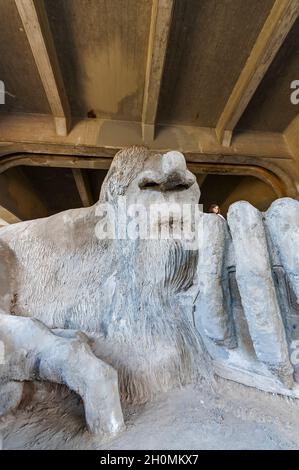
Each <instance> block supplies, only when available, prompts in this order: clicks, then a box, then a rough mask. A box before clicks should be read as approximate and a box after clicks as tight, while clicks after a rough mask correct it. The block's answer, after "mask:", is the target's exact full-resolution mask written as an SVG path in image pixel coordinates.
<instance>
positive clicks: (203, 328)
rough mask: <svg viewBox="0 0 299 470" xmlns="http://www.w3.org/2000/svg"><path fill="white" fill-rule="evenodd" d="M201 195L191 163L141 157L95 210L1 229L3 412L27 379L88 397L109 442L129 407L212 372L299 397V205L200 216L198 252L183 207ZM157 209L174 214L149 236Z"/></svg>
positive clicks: (92, 416)
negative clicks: (182, 232) (297, 355)
mask: <svg viewBox="0 0 299 470" xmlns="http://www.w3.org/2000/svg"><path fill="white" fill-rule="evenodd" d="M199 198H200V190H199V187H198V184H197V182H196V178H195V176H194V175H193V174H192V173H190V172H189V171H188V169H187V167H186V162H185V159H184V156H183V155H182V154H180V153H179V152H168V153H166V154H164V155H161V154H155V153H154V152H150V151H148V150H147V149H145V148H143V147H132V148H127V149H124V150H122V151H120V152H118V153H117V155H116V156H115V158H114V160H113V162H112V165H111V167H110V170H109V172H108V174H107V177H106V179H105V181H104V183H103V185H102V190H101V194H100V199H99V201H98V203H97V204H95V205H94V206H92V207H90V208H84V209H75V210H68V211H65V212H63V213H60V214H57V215H54V216H52V217H49V218H46V219H39V220H34V221H29V222H22V223H19V224H16V225H11V226H8V227H5V228H2V229H1V230H0V281H1V285H0V308H1V313H0V340H1V341H2V344H4V348H3V349H4V351H3V361H2V362H3V364H2V365H0V415H1V414H4V413H6V412H8V411H9V410H10V409H13V408H15V407H16V406H17V405H18V404H19V402H20V400H21V397H22V384H23V382H24V381H28V380H45V381H50V382H57V383H63V384H65V385H67V386H68V387H69V388H70V389H71V390H74V391H75V392H77V393H78V394H79V395H81V397H82V399H83V402H84V406H85V414H86V421H87V425H88V427H89V429H90V430H91V431H92V432H102V433H104V434H115V433H117V432H119V431H120V430H121V429H123V426H124V423H123V417H122V411H121V405H120V402H121V401H127V402H133V403H143V402H146V401H148V400H150V399H152V398H153V397H154V396H155V395H156V394H157V393H159V392H161V391H166V390H169V389H171V388H173V387H176V386H180V385H184V384H186V383H189V382H191V381H193V380H195V379H196V378H197V377H200V376H205V377H208V376H209V374H212V373H213V372H216V373H217V374H218V375H222V376H223V377H226V378H229V379H232V380H235V381H239V382H242V383H245V384H247V385H253V386H256V387H258V388H261V389H264V390H268V391H275V392H278V393H285V394H289V395H294V396H296V394H297V393H298V392H297V388H296V387H297V386H296V384H295V382H294V379H295V380H296V379H297V378H298V375H297V371H298V370H299V369H297V368H296V361H291V360H290V358H292V357H294V354H293V353H294V351H293V349H292V348H293V345H294V342H295V344H296V339H297V338H296V326H297V323H296V322H297V316H298V305H297V299H298V296H299V281H298V279H299V259H298V258H299V231H298V227H299V202H297V201H295V200H292V199H289V198H284V199H280V200H277V201H275V202H274V203H273V204H272V206H271V207H270V209H269V210H268V211H267V212H266V213H264V214H262V213H260V212H259V211H258V210H257V209H255V208H254V207H252V206H251V205H250V204H249V203H247V202H244V201H241V202H239V203H235V204H233V205H232V206H231V208H230V210H229V213H228V224H227V223H226V221H224V220H222V219H221V218H220V217H218V216H216V215H214V214H203V213H202V212H199V213H198V214H197V217H195V218H193V219H192V221H193V222H192V223H191V224H190V227H189V230H190V232H192V230H193V232H194V233H196V234H197V238H196V237H195V242H193V243H190V244H188V243H186V242H185V241H184V240H182V239H180V238H179V237H177V233H178V231H177V229H178V228H180V227H181V226H182V212H181V211H179V210H177V208H182V207H183V206H185V205H187V206H190V207H195V206H196V205H197V204H198V202H199ZM120 201H122V202H124V201H125V209H122V208H121V209H120V206H119V202H120ZM122 207H124V206H122ZM152 207H156V208H157V207H158V208H159V207H160V208H161V207H166V208H167V207H172V208H173V210H172V211H171V217H169V213H168V216H167V217H166V215H165V216H164V215H163V213H161V212H160V215H159V217H158V218H154V219H153V220H152V219H151V218H149V220H147V222H148V223H147V225H146V228H145V231H144V232H143V234H141V232H142V230H144V227H143V229H140V225H142V223H143V222H144V220H145V219H146V218H147V216H148V214H149V213H150V210H151V208H152ZM104 208H106V209H105V210H104ZM132 208H133V209H132ZM138 208H139V209H138ZM137 209H138V210H137ZM126 211H127V213H126V215H129V218H126V217H124V212H126ZM136 211H137V212H138V211H139V222H140V224H139V226H138V230H137V229H136V224H135V225H132V223H131V222H132V214H133V212H134V213H135V214H136ZM142 211H144V212H142ZM166 212H167V211H166ZM140 214H141V215H140ZM161 214H162V215H161ZM130 217H131V219H130ZM137 218H138V217H137ZM128 220H129V222H128ZM137 225H138V224H137ZM194 227H195V228H194ZM164 228H167V229H168V232H167V231H166V232H165V233H168V234H169V235H168V236H166V237H156V238H155V237H152V236H151V234H152V233H153V232H155V231H156V232H157V230H158V232H159V233H161V231H163V229H164ZM135 229H136V230H135ZM128 232H130V236H128ZM156 232H155V233H156ZM193 232H192V233H193ZM103 234H104V235H105V236H103ZM149 234H150V235H149ZM141 235H142V236H141ZM298 338H299V337H298ZM291 362H292V363H291ZM298 396H299V394H298Z"/></svg>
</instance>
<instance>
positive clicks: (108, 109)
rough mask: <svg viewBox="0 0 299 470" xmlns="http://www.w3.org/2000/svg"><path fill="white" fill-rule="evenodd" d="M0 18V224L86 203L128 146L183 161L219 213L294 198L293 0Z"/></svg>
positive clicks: (15, 0) (114, 3) (296, 5)
mask: <svg viewBox="0 0 299 470" xmlns="http://www.w3.org/2000/svg"><path fill="white" fill-rule="evenodd" d="M0 15H1V17H2V18H5V22H4V24H3V25H2V27H1V31H0V55H1V63H0V80H1V81H2V83H3V85H4V89H5V94H4V95H3V93H2V95H1V96H2V97H3V96H4V99H3V100H2V101H4V103H3V104H1V105H0V219H1V220H0V225H1V224H4V223H5V222H6V223H13V222H17V221H19V220H28V219H32V218H37V217H43V216H48V215H51V214H54V213H56V212H59V211H61V210H64V209H68V208H74V207H81V206H88V205H91V204H93V203H94V202H95V201H96V200H97V198H98V194H99V190H100V187H101V183H102V181H103V178H104V176H105V174H106V172H107V169H108V168H109V165H110V163H111V160H112V158H113V156H114V154H115V153H116V151H118V150H119V149H121V148H123V147H125V146H128V145H145V146H147V147H149V148H150V149H152V150H153V151H157V152H164V151H167V150H170V149H176V150H180V151H182V152H183V153H184V154H185V156H186V159H187V162H188V165H189V167H190V169H191V170H192V171H193V172H194V173H196V175H197V178H198V183H199V185H200V187H201V192H202V197H201V201H200V202H202V203H203V204H204V206H205V207H206V206H207V205H209V204H210V203H212V202H218V203H219V204H220V205H221V207H222V210H223V212H224V213H225V212H226V210H227V208H228V206H229V205H230V204H231V203H232V202H234V201H236V200H239V199H247V200H249V201H250V202H251V203H253V204H254V205H255V206H256V207H258V208H259V209H260V210H265V209H266V208H267V207H268V206H269V205H270V203H271V202H272V201H273V200H274V199H275V198H277V197H281V196H291V197H294V198H298V188H299V169H298V158H299V118H298V109H299V104H296V101H294V100H291V95H292V91H294V90H293V88H292V86H293V85H292V84H293V82H294V81H295V80H296V79H297V80H298V79H299V19H298V15H299V2H298V1H297V0H276V1H275V0H263V1H260V0H252V1H251V2H248V4H246V2H243V1H240V0H233V1H228V0H224V1H222V2H218V1H212V0H202V1H200V2H198V1H197V0H188V1H185V2H184V1H181V0H142V1H140V0H126V1H125V0H100V1H99V0H91V1H88V2H87V1H85V0H61V1H60V2H57V1H55V0H38V1H36V0H6V1H5V2H1V4H0ZM0 94H1V90H0ZM297 95H298V94H297ZM1 96H0V98H1ZM292 101H293V102H292Z"/></svg>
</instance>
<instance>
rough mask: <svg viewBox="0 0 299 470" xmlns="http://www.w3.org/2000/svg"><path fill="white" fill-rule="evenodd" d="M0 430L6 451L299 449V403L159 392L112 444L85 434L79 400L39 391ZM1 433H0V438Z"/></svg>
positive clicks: (129, 411) (221, 393)
mask: <svg viewBox="0 0 299 470" xmlns="http://www.w3.org/2000/svg"><path fill="white" fill-rule="evenodd" d="M34 403H35V405H34V407H33V406H32V405H29V404H28V405H27V406H21V408H20V409H19V410H18V413H17V415H15V416H13V415H9V416H7V418H6V421H5V422H3V423H2V429H1V424H0V429H1V431H2V435H3V448H4V449H7V450H8V449H93V450H95V449H108V450H110V449H115V450H131V449H190V450H192V449H225V450H229V449H240V450H242V449H273V450H275V449H276V450H286V449H298V447H299V438H298V436H299V407H298V404H299V402H298V401H297V400H291V399H287V398H282V397H279V396H277V395H274V394H269V393H264V392H260V391H257V390H255V389H252V388H248V387H245V386H241V385H238V384H236V383H233V382H228V381H225V382H224V381H221V382H220V383H218V384H217V393H215V394H213V393H212V392H211V389H210V387H207V386H203V387H201V388H199V389H198V388H194V387H193V386H187V387H185V388H183V389H181V390H175V391H172V392H168V393H165V394H161V395H160V396H159V399H158V400H157V401H154V402H151V403H148V404H145V405H139V406H136V405H135V406H134V405H129V406H128V405H127V406H125V407H124V416H125V421H126V425H127V426H126V431H125V432H123V433H121V434H120V435H119V436H117V437H115V438H114V439H112V440H109V441H107V440H104V441H103V440H102V439H101V437H100V436H98V435H96V436H95V435H94V436H93V435H90V434H89V433H88V432H86V429H85V425H84V410H83V406H82V404H80V403H79V400H78V397H77V396H76V395H74V394H72V395H69V393H67V392H66V391H64V390H61V389H58V390H56V391H54V390H52V391H47V392H45V391H44V390H43V391H41V390H39V391H37V392H36V397H35V402H34ZM1 431H0V432H1Z"/></svg>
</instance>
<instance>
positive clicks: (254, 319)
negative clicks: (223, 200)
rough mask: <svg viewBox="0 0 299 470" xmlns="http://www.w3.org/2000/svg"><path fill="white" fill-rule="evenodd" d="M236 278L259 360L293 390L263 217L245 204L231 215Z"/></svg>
mask: <svg viewBox="0 0 299 470" xmlns="http://www.w3.org/2000/svg"><path fill="white" fill-rule="evenodd" d="M228 223H229V227H230V231H231V235H232V239H233V246H234V251H235V262H236V278H237V282H238V287H239V291H240V294H241V298H242V305H243V308H244V312H245V315H246V318H247V322H248V326H249V331H250V334H251V338H252V340H253V345H254V348H255V352H256V354H257V356H258V358H259V359H260V360H261V361H262V362H264V363H266V364H267V366H268V367H269V368H270V369H271V370H273V371H274V373H276V374H277V375H278V376H279V377H280V378H281V380H282V381H283V382H284V383H286V384H287V385H290V386H292V382H293V380H292V373H293V368H292V366H291V364H290V360H289V353H288V347H287V341H286V335H285V331H284V327H283V322H282V318H281V315H280V309H279V305H278V300H277V297H276V292H275V287H274V282H273V278H272V273H271V265H270V258H269V253H268V246H267V240H266V234H265V228H264V225H263V221H262V215H261V213H260V212H259V211H258V210H257V209H255V208H254V207H253V206H251V204H249V203H247V202H245V201H242V202H238V203H235V204H233V205H232V206H231V207H230V208H229V211H228Z"/></svg>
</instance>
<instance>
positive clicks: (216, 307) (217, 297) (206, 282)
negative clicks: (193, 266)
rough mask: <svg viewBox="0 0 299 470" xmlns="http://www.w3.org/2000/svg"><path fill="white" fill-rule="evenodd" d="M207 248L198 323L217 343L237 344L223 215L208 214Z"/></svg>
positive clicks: (199, 277) (200, 263)
mask: <svg viewBox="0 0 299 470" xmlns="http://www.w3.org/2000/svg"><path fill="white" fill-rule="evenodd" d="M202 236H203V243H202V246H203V249H202V250H201V251H200V253H199V259H198V265H197V282H198V290H199V295H198V297H197V301H196V311H195V312H196V316H195V323H196V324H197V325H198V327H199V328H202V330H203V332H204V333H205V335H207V336H208V337H209V338H211V339H212V340H213V341H214V342H215V343H216V344H220V345H226V346H228V347H232V346H236V344H235V340H234V330H233V327H232V324H231V318H230V316H229V312H228V310H227V308H226V306H225V299H224V295H223V294H224V292H223V288H222V282H223V279H222V277H223V264H224V260H225V249H226V248H227V246H226V236H227V224H226V222H225V221H224V220H223V219H222V218H221V217H215V216H214V214H205V215H204V223H203V233H202Z"/></svg>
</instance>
